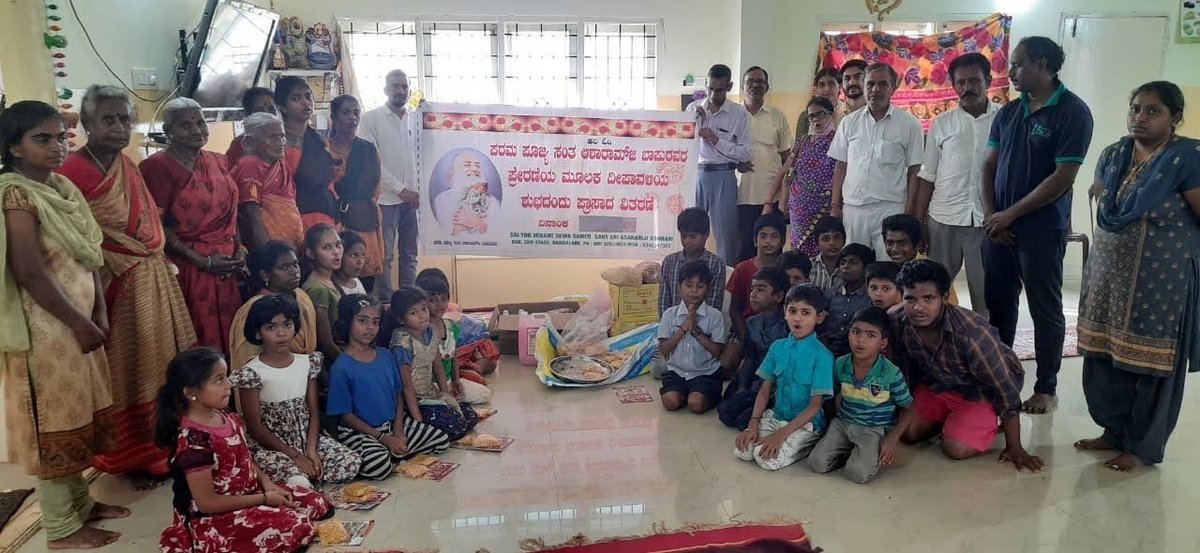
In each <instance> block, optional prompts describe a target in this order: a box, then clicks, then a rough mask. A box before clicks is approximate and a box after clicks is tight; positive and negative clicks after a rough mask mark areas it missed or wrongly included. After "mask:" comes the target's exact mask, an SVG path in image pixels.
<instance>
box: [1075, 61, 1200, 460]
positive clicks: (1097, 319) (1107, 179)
mask: <svg viewBox="0 0 1200 553" xmlns="http://www.w3.org/2000/svg"><path fill="white" fill-rule="evenodd" d="M1183 109H1184V99H1183V92H1181V91H1180V90H1179V87H1178V86H1175V85H1174V84H1172V83H1169V82H1165V81H1155V82H1150V83H1146V84H1144V85H1142V86H1141V87H1139V88H1138V89H1137V90H1135V91H1134V92H1133V96H1132V98H1131V100H1130V103H1129V114H1128V126H1129V136H1126V137H1125V138H1122V139H1120V140H1118V141H1117V142H1116V143H1115V144H1113V145H1111V146H1109V147H1108V148H1106V149H1105V150H1104V152H1103V153H1102V154H1101V155H1100V160H1099V161H1098V162H1097V163H1096V181H1095V184H1094V185H1093V186H1092V189H1091V191H1090V194H1091V195H1092V196H1094V197H1096V198H1098V200H1099V209H1098V211H1097V214H1096V215H1097V228H1096V236H1095V242H1094V244H1093V246H1092V254H1091V256H1090V257H1089V258H1088V264H1087V267H1086V268H1085V270H1084V276H1083V289H1082V291H1081V294H1080V298H1079V349H1080V350H1081V351H1082V352H1083V355H1084V360H1083V392H1084V397H1085V398H1086V399H1087V405H1088V412H1089V413H1091V415H1092V420H1094V421H1095V422H1096V424H1097V425H1099V426H1100V427H1101V428H1102V429H1103V430H1104V432H1103V433H1102V434H1101V435H1100V437H1098V438H1094V439H1087V440H1080V441H1078V442H1076V443H1075V447H1076V448H1079V449H1082V450H1089V451H1103V450H1112V451H1115V452H1117V455H1116V456H1115V457H1113V458H1111V459H1108V460H1107V461H1105V462H1104V466H1106V467H1108V468H1110V469H1113V470H1117V471H1122V472H1128V471H1132V470H1134V469H1135V468H1137V467H1139V466H1148V465H1152V464H1156V463H1161V462H1162V461H1163V454H1164V452H1165V450H1166V445H1167V438H1168V437H1170V435H1171V431H1172V430H1173V429H1174V428H1175V423H1176V421H1177V420H1178V418H1179V410H1180V408H1181V406H1182V403H1183V382H1184V377H1185V376H1186V374H1187V372H1188V371H1189V360H1190V362H1191V365H1190V370H1192V371H1195V370H1198V369H1200V365H1198V363H1200V325H1198V322H1200V141H1197V140H1194V139H1191V138H1185V137H1182V136H1178V135H1176V134H1175V129H1176V127H1178V125H1179V124H1180V122H1181V121H1182V119H1183Z"/></svg>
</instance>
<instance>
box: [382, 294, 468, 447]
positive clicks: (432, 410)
mask: <svg viewBox="0 0 1200 553" xmlns="http://www.w3.org/2000/svg"><path fill="white" fill-rule="evenodd" d="M388 318H389V319H390V320H391V327H392V328H394V329H395V330H393V331H392V333H391V340H389V341H388V347H390V348H391V350H392V357H393V358H394V359H395V361H396V367H397V368H398V369H399V370H400V378H401V380H403V381H404V405H405V407H406V408H407V409H408V414H409V415H410V416H411V417H412V418H413V419H416V420H417V421H418V422H425V423H426V424H429V425H431V426H433V427H434V428H437V429H438V430H441V431H442V432H445V433H446V435H447V436H450V439H451V440H457V439H459V438H462V437H463V436H465V435H467V432H470V431H471V429H472V428H475V425H476V424H479V414H478V413H476V412H475V410H474V409H472V408H471V404H470V403H469V402H465V401H462V391H463V390H462V387H461V385H459V386H454V385H453V383H452V382H450V381H448V380H447V379H446V373H445V371H444V370H443V369H442V357H441V354H440V353H439V350H438V347H439V345H440V344H441V342H439V341H438V340H437V339H436V338H435V335H434V331H433V326H432V325H430V324H429V318H430V317H429V298H428V297H427V296H426V295H425V292H424V291H422V290H421V289H420V288H417V287H416V286H404V287H402V288H400V289H399V290H396V292H395V293H393V294H392V304H391V306H390V308H389V310H388ZM435 369H436V370H435Z"/></svg>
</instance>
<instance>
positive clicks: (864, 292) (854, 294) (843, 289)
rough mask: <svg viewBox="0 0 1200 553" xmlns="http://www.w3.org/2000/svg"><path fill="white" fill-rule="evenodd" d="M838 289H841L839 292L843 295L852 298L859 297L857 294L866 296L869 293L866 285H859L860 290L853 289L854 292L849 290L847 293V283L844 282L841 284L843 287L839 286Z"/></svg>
mask: <svg viewBox="0 0 1200 553" xmlns="http://www.w3.org/2000/svg"><path fill="white" fill-rule="evenodd" d="M838 290H839V294H840V295H843V296H848V297H851V298H853V297H857V296H865V295H867V287H866V286H859V287H858V290H855V291H853V292H849V293H847V292H846V285H845V284H843V285H842V286H841V288H838Z"/></svg>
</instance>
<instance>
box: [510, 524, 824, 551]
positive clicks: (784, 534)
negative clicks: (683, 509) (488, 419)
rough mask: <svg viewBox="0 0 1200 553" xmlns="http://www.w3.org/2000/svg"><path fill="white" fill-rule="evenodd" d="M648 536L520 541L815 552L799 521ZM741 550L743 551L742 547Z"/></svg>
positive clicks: (601, 547) (540, 546)
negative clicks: (766, 543) (767, 545)
mask: <svg viewBox="0 0 1200 553" xmlns="http://www.w3.org/2000/svg"><path fill="white" fill-rule="evenodd" d="M655 526H656V527H655V529H654V532H653V533H651V534H649V535H646V536H629V537H618V538H605V539H602V540H599V541H592V540H590V539H588V538H587V537H586V536H584V535H582V534H579V535H576V536H575V537H574V538H572V539H570V540H568V541H567V542H565V543H561V544H558V545H552V546H547V545H546V544H545V543H544V542H543V541H542V540H540V539H527V540H522V541H521V550H522V551H528V552H543V551H545V552H554V553H656V552H666V551H671V552H685V551H692V552H700V551H723V550H725V548H730V550H731V551H732V550H741V549H740V548H741V547H745V546H747V545H750V544H754V543H756V542H759V541H762V540H770V541H771V542H775V543H776V544H778V546H777V547H783V548H787V549H776V548H772V551H776V550H779V551H787V550H791V551H814V550H813V549H811V547H812V545H811V544H810V542H809V539H808V534H806V533H805V532H804V527H803V526H801V525H800V523H799V521H795V520H791V519H778V520H771V521H766V522H743V523H736V524H730V525H724V526H718V525H711V524H701V525H690V526H687V527H684V528H679V529H676V530H668V529H667V528H666V527H665V526H664V527H659V526H658V525H655ZM739 546H740V547H739Z"/></svg>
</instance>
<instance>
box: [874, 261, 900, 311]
mask: <svg viewBox="0 0 1200 553" xmlns="http://www.w3.org/2000/svg"><path fill="white" fill-rule="evenodd" d="M898 274H900V266H899V265H897V264H895V263H892V262H891V261H876V262H874V263H872V264H871V266H870V267H867V297H868V298H870V299H871V305H874V306H875V307H878V308H880V309H882V310H884V311H887V310H889V309H891V308H892V307H895V306H897V305H900V302H901V301H903V299H904V298H903V297H901V294H900V285H899V284H897V283H896V275H898Z"/></svg>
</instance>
